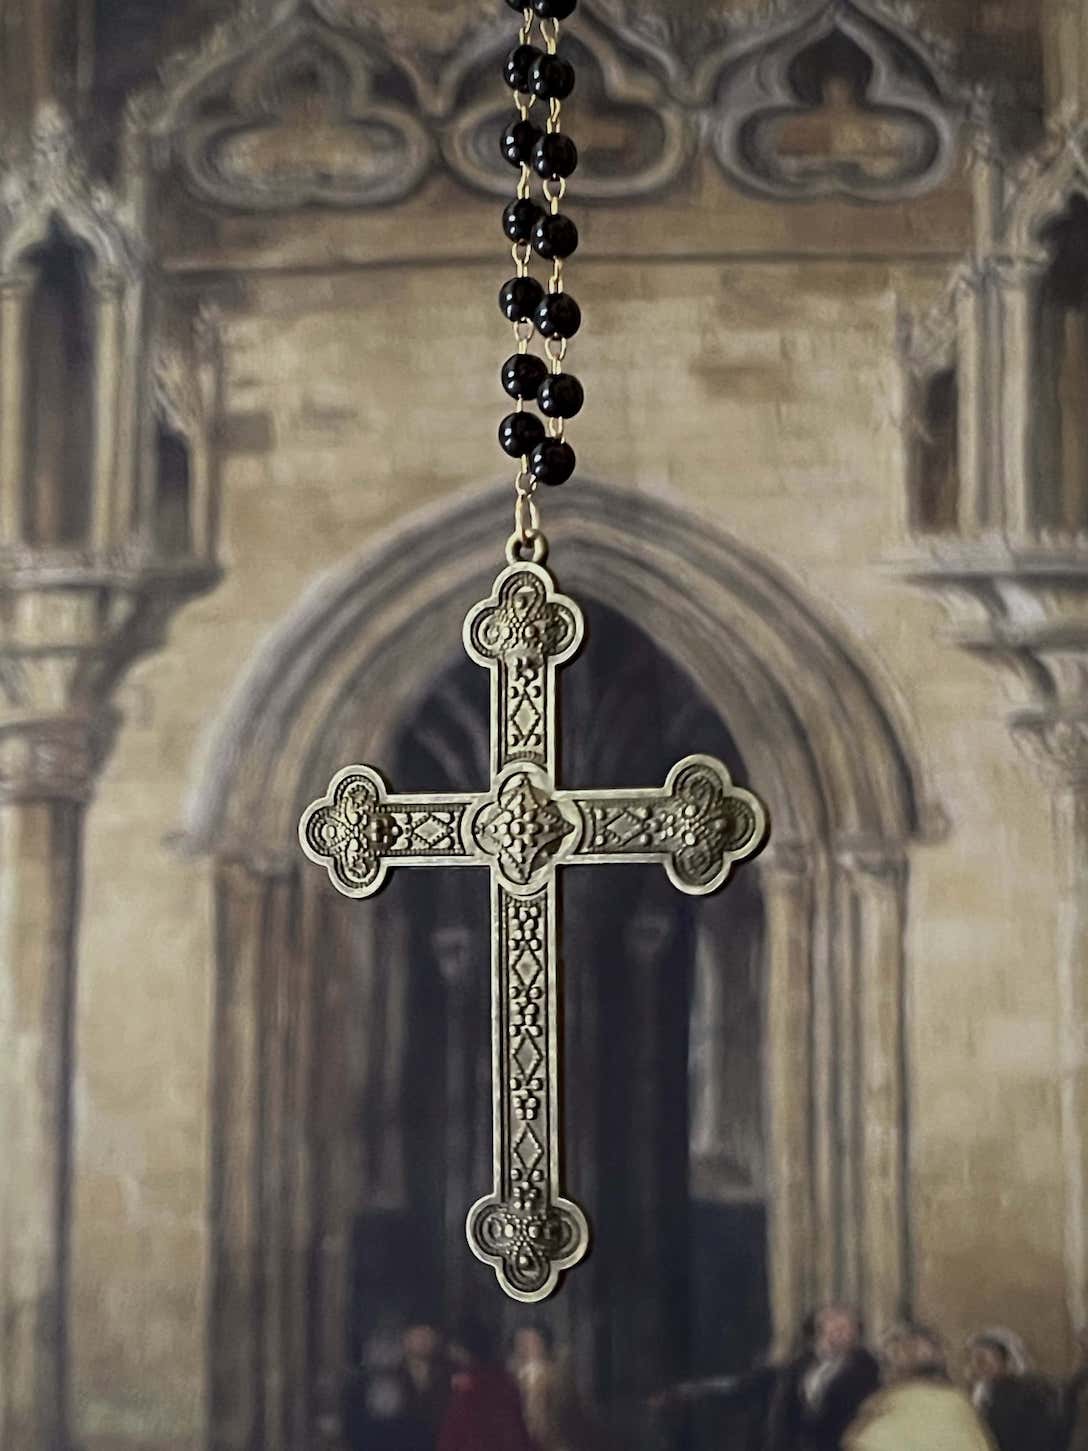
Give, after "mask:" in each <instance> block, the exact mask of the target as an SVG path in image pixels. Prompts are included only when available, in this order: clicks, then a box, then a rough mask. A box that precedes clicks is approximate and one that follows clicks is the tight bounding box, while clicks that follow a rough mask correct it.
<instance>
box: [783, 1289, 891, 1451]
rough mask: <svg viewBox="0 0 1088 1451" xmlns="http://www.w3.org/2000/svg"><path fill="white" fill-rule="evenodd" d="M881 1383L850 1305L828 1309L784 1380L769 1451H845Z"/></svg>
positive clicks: (816, 1321) (816, 1320)
mask: <svg viewBox="0 0 1088 1451" xmlns="http://www.w3.org/2000/svg"><path fill="white" fill-rule="evenodd" d="M879 1385H880V1367H879V1365H878V1364H877V1361H876V1357H875V1356H874V1355H873V1354H872V1353H871V1352H870V1351H869V1350H867V1349H866V1348H865V1346H864V1345H863V1344H862V1326H861V1320H860V1317H859V1315H858V1313H857V1311H856V1310H854V1309H853V1308H852V1307H851V1306H850V1305H841V1304H831V1305H825V1306H823V1307H822V1308H821V1309H820V1310H818V1311H817V1312H816V1314H815V1315H814V1317H813V1318H812V1322H811V1343H810V1345H809V1346H808V1347H807V1348H806V1349H805V1350H803V1351H802V1353H801V1354H800V1355H799V1356H798V1357H797V1358H796V1359H795V1360H794V1361H793V1362H791V1364H790V1365H789V1366H787V1367H786V1368H785V1370H784V1371H783V1373H782V1374H781V1376H780V1377H779V1378H778V1381H777V1384H776V1385H775V1388H774V1394H773V1397H772V1401H771V1408H770V1415H769V1418H768V1427H767V1448H768V1451H842V1446H843V1435H844V1434H845V1432H846V1429H847V1427H848V1426H849V1425H850V1424H851V1422H853V1420H854V1419H855V1417H856V1416H857V1414H858V1411H859V1410H860V1409H861V1407H862V1405H863V1404H864V1403H865V1401H866V1400H868V1398H869V1397H870V1396H871V1395H872V1394H873V1392H874V1391H875V1390H876V1389H877V1388H878V1386H879Z"/></svg>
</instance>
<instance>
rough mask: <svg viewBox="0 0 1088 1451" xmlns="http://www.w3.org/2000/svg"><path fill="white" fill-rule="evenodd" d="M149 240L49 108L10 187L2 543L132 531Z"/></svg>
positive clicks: (3, 280) (40, 546) (1, 262)
mask: <svg viewBox="0 0 1088 1451" xmlns="http://www.w3.org/2000/svg"><path fill="white" fill-rule="evenodd" d="M139 280H140V267H139V263H138V243H137V241H136V238H135V234H134V232H133V230H132V229H131V227H130V226H129V225H128V219H127V218H126V217H125V215H124V212H123V209H122V207H121V206H120V204H119V203H118V202H117V200H116V199H115V198H114V197H112V196H111V195H110V194H109V193H108V192H107V191H106V190H105V188H103V187H100V186H97V185H95V184H94V183H93V182H92V181H91V179H90V178H89V177H88V175H87V172H86V170H85V168H84V166H83V163H82V160H81V158H80V157H79V155H78V152H77V150H76V147H75V142H74V137H73V133H72V128H71V125H70V123H69V122H68V120H67V118H66V117H65V116H64V115H63V114H62V113H61V112H60V111H58V110H56V109H55V108H52V107H48V108H45V109H43V110H42V112H41V113H40V115H39V116H38V119H37V121H36V123H35V126H34V128H33V132H32V135H31V139H30V144H29V147H28V149H27V152H26V154H25V155H24V156H23V157H22V159H21V160H20V161H19V162H17V163H16V165H14V166H13V167H11V169H10V170H9V171H8V172H7V173H6V174H5V176H4V179H3V189H2V192H0V390H2V392H0V547H7V548H8V549H9V550H13V551H19V550H30V551H38V552H40V551H42V550H45V551H54V550H55V551H60V552H61V553H64V554H69V553H71V552H72V551H79V550H84V551H87V550H92V551H95V552H98V553H101V552H102V551H104V550H110V549H113V548H116V547H118V546H120V545H121V544H123V543H124V541H125V540H126V539H127V538H128V535H129V532H130V530H131V526H132V512H131V489H130V481H131V472H130V470H129V469H128V468H127V467H126V460H125V459H124V458H123V457H121V456H119V455H120V452H121V439H122V437H123V436H124V431H125V429H126V427H130V426H131V423H132V421H133V419H134V417H135V414H136V410H137V383H136V380H135V378H134V376H133V374H132V373H131V372H129V371H127V370H126V368H125V366H124V341H123V336H124V329H125V324H126V316H125V314H126V307H129V306H131V302H132V299H133V297H134V296H135V294H136V292H137V290H138V287H139Z"/></svg>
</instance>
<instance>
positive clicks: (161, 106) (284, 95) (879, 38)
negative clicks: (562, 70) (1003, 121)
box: [128, 0, 972, 211]
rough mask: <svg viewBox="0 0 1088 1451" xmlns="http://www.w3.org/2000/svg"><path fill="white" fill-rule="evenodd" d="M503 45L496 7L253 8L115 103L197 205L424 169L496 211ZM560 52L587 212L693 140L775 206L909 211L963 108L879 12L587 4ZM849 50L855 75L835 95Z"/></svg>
mask: <svg viewBox="0 0 1088 1451" xmlns="http://www.w3.org/2000/svg"><path fill="white" fill-rule="evenodd" d="M507 41H508V37H507V35H506V34H505V32H504V31H503V30H502V29H501V27H500V26H499V25H498V23H497V21H496V17H495V14H494V10H493V8H492V9H491V10H490V11H489V12H488V13H484V11H483V10H482V9H478V8H475V7H473V8H471V9H470V10H468V11H467V12H466V11H464V10H461V11H458V12H457V13H456V15H455V16H450V15H445V16H443V17H441V21H440V22H436V24H435V25H434V26H433V27H431V26H429V24H428V23H427V22H424V21H421V20H420V19H419V18H418V17H415V18H413V20H412V22H411V24H409V23H408V21H407V19H406V17H405V16H404V15H403V14H402V13H401V12H400V11H399V9H398V7H396V6H392V7H385V6H380V5H374V4H372V3H369V0H277V3H272V0H247V3H245V4H243V5H242V7H241V8H240V9H239V10H238V11H237V12H236V13H235V14H234V15H233V16H231V17H229V18H228V19H227V20H225V21H224V22H222V23H221V24H220V25H219V26H217V27H215V28H214V29H213V30H212V31H211V32H210V33H209V34H208V36H207V37H206V39H205V41H204V43H203V44H202V45H201V46H199V47H197V48H196V49H194V50H192V51H189V52H187V53H185V54H182V55H179V56H177V57H175V58H174V59H172V60H171V62H170V63H169V64H168V65H167V66H166V67H164V71H163V78H162V82H161V84H160V85H159V86H158V87H156V88H152V89H150V90H149V91H147V92H146V93H145V94H144V95H143V96H141V97H140V98H139V99H137V100H136V101H134V102H133V103H132V104H131V105H130V107H129V112H128V116H129V124H130V130H131V135H130V144H129V148H128V150H129V154H130V156H132V155H137V156H138V155H139V154H140V146H139V144H138V142H135V138H139V137H140V136H142V135H146V136H147V137H148V138H149V139H150V140H151V141H152V143H153V145H152V154H153V155H155V156H157V157H158V158H159V160H160V162H161V161H163V160H165V159H169V158H170V157H173V158H174V159H175V160H176V161H177V162H178V163H179V165H180V167H181V172H182V175H183V176H184V177H185V179H186V181H187V184H188V185H189V187H190V189H191V190H193V192H194V193H195V194H196V195H197V196H198V197H199V198H200V199H201V200H203V201H205V202H209V203H212V204H214V205H217V206H222V207H227V208H230V209H232V210H237V209H243V210H255V211H262V210H272V209H275V210H283V209H292V208H296V207H299V206H305V205H309V204H320V205H324V206H355V207H358V206H373V205H378V204H383V203H388V202H392V201H398V200H402V199H404V198H406V197H407V196H409V195H410V194H411V193H412V192H413V191H414V190H415V189H416V188H417V187H418V186H419V185H420V184H421V183H422V182H423V180H424V179H425V177H426V176H427V175H428V174H429V173H430V171H431V169H432V166H433V164H434V161H435V159H436V158H437V157H438V156H439V155H441V157H442V158H443V159H444V161H445V163H446V165H447V166H448V167H449V168H450V169H451V170H452V171H453V172H454V174H455V175H456V176H457V177H458V178H459V179H460V180H461V181H462V182H464V183H465V184H467V185H469V186H471V187H473V188H476V189H482V190H486V191H489V192H494V193H495V194H496V195H499V194H505V192H506V191H507V190H508V180H509V179H508V176H507V171H506V167H505V164H504V163H503V161H502V160H501V158H500V157H499V156H498V153H497V150H496V147H495V145H494V131H495V125H496V120H497V117H498V116H499V115H500V114H505V112H506V110H508V108H509V97H508V95H507V94H506V93H505V90H504V88H503V87H502V86H501V84H500V83H499V82H498V80H497V62H498V60H499V58H500V56H501V55H502V53H503V52H504V51H505V49H506V48H507ZM571 44H572V45H573V46H574V47H575V51H580V52H581V54H580V55H579V56H578V57H577V58H578V59H579V61H580V62H581V64H580V66H579V70H580V74H581V76H582V83H581V87H580V93H579V104H580V106H581V107H582V112H583V123H584V124H583V126H582V128H581V129H582V133H583V135H585V136H586V137H587V138H588V144H587V146H586V147H585V148H584V156H583V165H582V168H581V170H580V172H579V186H580V195H582V197H583V198H584V199H586V200H589V201H593V200H598V201H607V200H609V199H612V198H621V197H632V196H645V195H650V194H652V193H654V192H656V191H658V190H660V189H661V188H663V187H666V186H669V185H671V184H673V183H675V182H676V181H678V180H679V179H680V178H681V177H682V176H683V175H684V174H685V172H686V170H687V168H688V166H689V164H690V162H691V160H692V158H693V156H694V155H695V153H696V150H697V146H698V143H699V138H700V137H701V136H705V137H707V138H709V145H708V150H709V153H710V154H711V155H712V156H713V157H714V158H716V160H717V161H718V163H719V164H720V165H721V166H722V167H723V169H724V170H725V172H726V174H727V176H729V177H730V178H731V179H732V180H734V181H736V182H737V183H738V184H739V185H740V186H742V187H744V188H746V189H748V190H754V191H757V192H760V193H763V194H767V195H772V196H776V197H778V198H780V199H782V200H791V199H793V200H803V199H806V198H810V197H817V196H823V195H838V196H844V197H847V198H850V199H852V200H856V201H874V202H878V201H887V200H895V199H901V198H903V197H910V196H916V195H920V194H921V193H923V192H925V191H928V190H930V189H932V188H933V187H935V186H937V185H939V184H940V183H941V181H942V180H943V179H944V178H945V176H946V175H947V173H948V170H949V167H950V164H951V160H952V156H953V152H954V147H955V142H956V138H957V134H958V130H959V127H960V124H961V122H962V120H963V119H964V117H965V115H966V114H967V112H968V110H969V109H970V106H971V104H972V98H971V96H970V95H969V93H968V92H967V91H966V90H965V88H963V87H962V86H960V85H959V84H958V83H957V82H956V81H955V80H954V79H953V75H952V70H951V67H950V65H949V62H948V58H947V55H946V54H945V52H944V50H943V49H942V47H941V46H940V45H939V44H938V43H937V42H935V41H934V40H933V38H932V37H930V36H928V35H924V34H923V35H919V34H918V33H916V30H915V28H912V25H911V23H910V22H909V20H908V19H906V18H905V17H904V16H903V15H902V14H900V12H899V9H896V8H895V7H892V6H890V5H888V4H887V3H885V0H805V3H804V4H803V5H801V6H800V7H797V6H788V7H771V8H770V9H769V10H767V11H764V12H761V13H760V14H758V15H747V16H745V15H738V14H737V12H736V10H735V7H730V6H726V5H722V6H721V7H720V8H719V7H710V8H709V10H708V8H707V7H705V6H701V7H694V6H693V7H685V8H684V9H683V11H682V12H680V11H678V10H663V9H662V8H661V7H657V6H646V5H644V4H636V3H633V0H588V3H587V4H586V6H585V10H584V14H583V15H582V16H581V23H580V24H579V25H578V26H577V27H576V28H575V30H574V31H573V32H572V35H571ZM844 48H845V49H846V50H847V51H849V52H850V53H851V55H852V56H853V58H854V59H853V64H854V71H855V74H854V75H853V77H852V78H851V77H847V84H846V91H845V92H842V76H841V75H840V74H839V72H840V71H841V64H840V60H841V52H842V51H843V49H844ZM572 53H574V52H572ZM837 57H838V58H837ZM806 64H807V65H809V70H810V71H811V75H809V76H808V78H807V80H806V79H805V78H804V77H803V76H802V74H801V69H803V67H804V66H805V65H806ZM799 67H800V68H801V69H799ZM859 67H860V70H859V69H858V68H859ZM813 87H815V90H813ZM379 90H380V91H381V92H383V93H384V94H387V95H388V96H395V97H396V99H394V100H391V99H384V100H383V99H379V97H378V92H379ZM821 91H823V92H825V94H824V95H823V96H821V94H820V93H821ZM406 95H407V96H410V103H409V102H406V101H405V100H404V99H402V97H404V96H406ZM477 98H478V99H477ZM466 101H467V104H466ZM213 102H214V107H213V109H211V110H209V106H210V105H211V103H213ZM598 122H599V123H600V126H601V128H602V130H604V129H607V130H608V131H609V132H610V133H611V132H618V134H616V135H615V136H611V137H610V140H609V142H608V144H607V146H605V145H602V144H597V145H595V144H594V142H593V133H594V127H595V124H597V123H598ZM863 133H864V134H863ZM874 145H875V148H876V150H880V149H882V148H883V150H884V152H885V154H884V156H883V158H882V160H881V161H880V163H879V164H878V165H876V166H875V167H874V166H873V164H872V161H871V158H872V155H873V151H874Z"/></svg>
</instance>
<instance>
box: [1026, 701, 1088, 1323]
mask: <svg viewBox="0 0 1088 1451" xmlns="http://www.w3.org/2000/svg"><path fill="white" fill-rule="evenodd" d="M1012 724H1013V732H1014V735H1015V737H1016V739H1017V741H1018V743H1019V744H1020V745H1021V746H1023V747H1024V748H1025V749H1026V750H1027V751H1028V753H1029V754H1030V756H1031V757H1032V758H1033V760H1034V761H1035V762H1036V763H1037V764H1038V765H1039V766H1040V767H1041V768H1042V770H1043V774H1044V778H1045V780H1046V781H1047V784H1048V785H1049V787H1050V792H1051V802H1052V811H1053V818H1054V834H1055V845H1056V848H1057V861H1058V865H1057V872H1058V875H1057V880H1056V882H1055V894H1056V900H1057V960H1056V963H1055V972H1056V978H1057V987H1058V1002H1059V1013H1060V1039H1059V1044H1058V1091H1059V1102H1060V1113H1061V1141H1062V1155H1063V1160H1064V1179H1065V1206H1064V1236H1065V1267H1066V1302H1067V1305H1068V1310H1069V1322H1070V1325H1071V1327H1072V1328H1073V1329H1077V1328H1078V1327H1080V1326H1082V1325H1084V1324H1086V1323H1088V709H1085V710H1081V711H1079V712H1077V713H1072V712H1062V713H1060V714H1059V713H1057V712H1053V713H1052V712H1047V711H1045V710H1041V711H1025V712H1023V713H1021V714H1020V715H1019V716H1017V717H1014V719H1013V723H1012Z"/></svg>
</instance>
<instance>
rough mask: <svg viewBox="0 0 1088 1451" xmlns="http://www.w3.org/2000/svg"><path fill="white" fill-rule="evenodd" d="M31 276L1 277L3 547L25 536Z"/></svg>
mask: <svg viewBox="0 0 1088 1451" xmlns="http://www.w3.org/2000/svg"><path fill="white" fill-rule="evenodd" d="M30 282H31V279H30V278H29V277H24V276H22V275H17V276H13V277H5V278H3V279H0V546H3V545H11V544H18V543H20V542H21V540H22V537H23V528H24V520H23V427H24V412H25V410H24V407H23V354H24V349H25V339H26V307H27V297H28V294H29V290H30Z"/></svg>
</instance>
